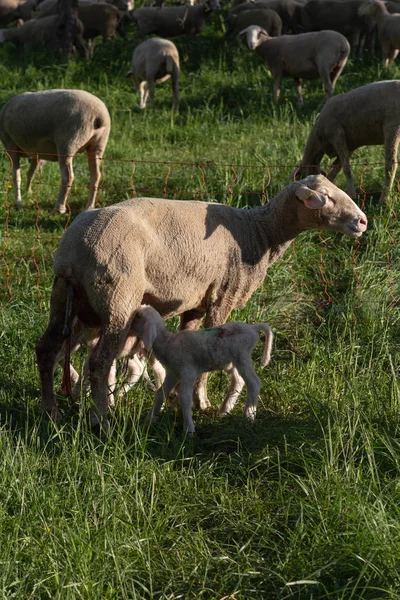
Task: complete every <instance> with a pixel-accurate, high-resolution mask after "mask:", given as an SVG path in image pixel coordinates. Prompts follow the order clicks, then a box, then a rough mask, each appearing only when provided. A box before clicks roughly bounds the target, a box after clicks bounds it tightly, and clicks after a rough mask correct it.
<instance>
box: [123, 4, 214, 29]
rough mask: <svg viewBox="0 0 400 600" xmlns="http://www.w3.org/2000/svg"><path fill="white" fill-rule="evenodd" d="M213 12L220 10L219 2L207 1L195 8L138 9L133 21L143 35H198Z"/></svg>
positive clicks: (134, 13)
mask: <svg viewBox="0 0 400 600" xmlns="http://www.w3.org/2000/svg"><path fill="white" fill-rule="evenodd" d="M212 10H220V4H219V0H206V1H205V2H204V3H203V4H197V5H195V6H166V7H164V8H152V7H146V8H138V9H137V10H135V11H134V12H133V19H134V21H135V22H136V24H137V27H138V29H139V32H140V33H141V34H142V35H150V34H151V33H155V34H157V35H160V36H163V37H174V36H176V35H181V34H182V33H186V34H192V35H196V34H198V33H201V32H202V31H203V29H204V27H205V24H206V16H207V15H208V14H209V13H210V12H211V11H212Z"/></svg>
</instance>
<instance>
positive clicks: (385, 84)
mask: <svg viewBox="0 0 400 600" xmlns="http://www.w3.org/2000/svg"><path fill="white" fill-rule="evenodd" d="M399 101H400V81H397V80H393V81H379V82H375V83H370V84H368V85H364V86H361V87H358V88H355V89H354V90H350V92H346V93H345V94H339V95H338V96H335V97H333V98H331V99H330V100H328V102H327V103H326V104H325V106H324V107H323V109H322V111H321V112H320V114H319V117H318V119H317V121H316V122H315V125H314V127H313V128H312V130H311V132H310V135H309V137H308V140H307V144H306V147H305V150H304V154H303V158H302V159H301V163H300V166H299V168H298V169H297V175H298V177H299V178H302V177H305V176H307V175H310V174H311V173H319V172H320V171H321V169H320V164H321V160H322V157H323V156H324V154H327V155H328V156H329V157H330V158H332V157H335V160H334V162H333V165H332V167H331V169H330V171H329V173H328V177H329V179H330V180H331V181H333V180H334V179H335V177H336V175H337V174H338V172H339V171H340V169H341V168H343V172H344V174H345V176H346V181H347V192H348V194H349V196H351V197H352V198H356V190H355V187H354V181H353V175H352V172H351V167H350V157H351V154H352V152H353V151H354V150H355V149H356V148H360V147H361V146H375V145H378V144H383V145H384V147H385V186H384V189H383V191H382V193H381V196H380V200H379V201H380V203H386V201H387V198H388V194H389V193H390V191H391V189H392V186H393V181H394V178H395V175H396V170H397V150H398V146H399V141H400V133H399V132H400V115H399V111H398V106H399Z"/></svg>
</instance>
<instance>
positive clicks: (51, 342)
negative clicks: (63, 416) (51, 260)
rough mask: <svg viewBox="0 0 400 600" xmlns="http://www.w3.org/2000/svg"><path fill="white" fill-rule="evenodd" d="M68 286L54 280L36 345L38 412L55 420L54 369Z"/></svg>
mask: <svg viewBox="0 0 400 600" xmlns="http://www.w3.org/2000/svg"><path fill="white" fill-rule="evenodd" d="M67 294H68V285H67V283H66V282H65V281H64V280H63V279H61V278H59V277H58V278H56V279H55V281H54V285H53V290H52V293H51V301H50V322H49V325H48V327H47V329H46V331H45V332H44V334H43V336H42V337H41V338H40V339H39V340H38V342H37V343H36V357H37V364H38V369H39V374H40V383H41V388H42V402H41V405H40V411H41V412H42V413H48V414H50V415H51V416H53V417H55V418H59V417H60V411H59V410H58V408H57V404H56V399H55V395H54V369H55V366H56V363H57V357H58V355H59V353H60V351H61V348H62V346H63V344H64V342H65V336H64V335H63V328H64V322H65V313H66V306H67Z"/></svg>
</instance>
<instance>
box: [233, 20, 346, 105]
mask: <svg viewBox="0 0 400 600" xmlns="http://www.w3.org/2000/svg"><path fill="white" fill-rule="evenodd" d="M239 35H240V36H244V35H245V36H246V40H247V45H248V47H249V48H250V49H251V50H255V51H256V53H257V54H258V56H259V57H260V58H261V60H262V61H263V63H264V64H265V65H266V66H267V68H268V69H269V70H270V71H271V73H272V76H273V78H274V100H275V102H278V100H279V96H280V89H281V81H282V77H293V78H294V81H295V84H296V90H297V98H298V102H299V104H302V103H303V95H302V89H301V84H302V79H301V78H302V77H306V78H308V79H314V78H318V77H320V78H321V79H322V82H323V84H324V88H325V98H326V99H328V98H330V96H331V95H332V93H333V90H334V88H335V85H336V82H337V80H338V78H339V76H340V74H341V72H342V71H343V68H344V66H345V64H346V62H347V59H348V56H349V54H350V46H349V43H348V41H347V40H346V38H345V37H344V36H343V35H341V34H340V33H337V32H336V31H317V32H313V33H302V34H299V35H282V36H280V37H276V38H271V37H270V36H269V35H268V33H267V32H266V31H265V30H264V29H262V28H261V27H258V26H256V25H250V26H249V27H246V28H245V29H243V31H241V32H240V34H239Z"/></svg>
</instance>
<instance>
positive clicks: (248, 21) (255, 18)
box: [225, 8, 282, 37]
mask: <svg viewBox="0 0 400 600" xmlns="http://www.w3.org/2000/svg"><path fill="white" fill-rule="evenodd" d="M249 25H258V26H259V27H261V28H262V29H264V30H265V31H266V32H267V33H268V34H269V35H270V36H271V37H276V36H278V35H281V34H282V21H281V18H280V16H279V15H278V14H277V13H276V12H275V11H273V10H269V9H265V8H258V9H253V10H243V11H242V12H240V13H237V14H235V13H233V14H229V15H228V16H227V18H226V19H225V26H226V35H227V36H229V35H231V34H235V33H236V34H238V33H239V32H240V31H241V30H242V29H244V28H245V27H248V26H249Z"/></svg>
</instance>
